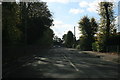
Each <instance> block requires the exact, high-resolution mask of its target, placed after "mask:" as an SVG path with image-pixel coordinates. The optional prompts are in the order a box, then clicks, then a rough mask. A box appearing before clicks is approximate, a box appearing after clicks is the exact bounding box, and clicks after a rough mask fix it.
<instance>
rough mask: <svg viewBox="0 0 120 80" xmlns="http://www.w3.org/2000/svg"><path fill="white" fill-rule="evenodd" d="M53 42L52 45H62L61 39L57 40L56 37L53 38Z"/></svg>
mask: <svg viewBox="0 0 120 80" xmlns="http://www.w3.org/2000/svg"><path fill="white" fill-rule="evenodd" d="M53 42H54V45H61V44H62V40H61V38H58V36H54V37H53Z"/></svg>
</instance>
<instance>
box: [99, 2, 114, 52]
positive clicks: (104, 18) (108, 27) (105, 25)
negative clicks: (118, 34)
mask: <svg viewBox="0 0 120 80" xmlns="http://www.w3.org/2000/svg"><path fill="white" fill-rule="evenodd" d="M99 15H100V17H101V18H100V21H101V22H100V27H99V35H98V38H99V39H98V41H99V43H101V44H102V45H100V46H101V48H103V49H102V50H103V51H106V49H107V46H108V40H109V36H110V35H111V34H113V32H114V30H115V27H114V26H115V23H114V22H115V16H114V11H113V3H112V2H100V3H99Z"/></svg>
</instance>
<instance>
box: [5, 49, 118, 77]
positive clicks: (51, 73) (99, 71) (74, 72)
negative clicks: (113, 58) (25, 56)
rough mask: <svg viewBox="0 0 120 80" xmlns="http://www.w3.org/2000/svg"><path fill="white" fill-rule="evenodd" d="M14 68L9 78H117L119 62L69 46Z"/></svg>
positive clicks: (37, 56) (47, 52)
mask: <svg viewBox="0 0 120 80" xmlns="http://www.w3.org/2000/svg"><path fill="white" fill-rule="evenodd" d="M39 53H41V52H38V53H37V54H36V55H35V56H34V57H33V58H32V59H31V60H29V61H27V62H25V64H23V65H21V66H20V67H19V68H16V69H15V70H12V71H10V72H9V74H7V75H6V76H5V77H8V78H117V77H118V64H117V63H112V62H110V61H104V60H102V59H101V58H98V57H96V56H95V55H91V54H85V53H82V52H81V51H77V50H75V49H68V48H52V49H50V50H49V51H46V52H45V53H43V54H42V55H41V54H39Z"/></svg>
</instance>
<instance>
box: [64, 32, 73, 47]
mask: <svg viewBox="0 0 120 80" xmlns="http://www.w3.org/2000/svg"><path fill="white" fill-rule="evenodd" d="M73 37H74V36H73V33H72V32H71V31H68V33H67V36H66V39H65V44H66V46H67V47H69V48H71V47H72V45H73V43H74V38H73Z"/></svg>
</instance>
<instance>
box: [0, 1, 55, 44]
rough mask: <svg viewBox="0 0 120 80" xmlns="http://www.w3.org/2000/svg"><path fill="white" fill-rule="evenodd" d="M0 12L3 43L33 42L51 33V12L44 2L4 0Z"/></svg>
mask: <svg viewBox="0 0 120 80" xmlns="http://www.w3.org/2000/svg"><path fill="white" fill-rule="evenodd" d="M2 14H3V15H2V20H3V28H2V31H3V43H4V44H11V45H13V44H14V43H15V44H18V43H19V44H21V43H24V44H34V43H35V42H36V41H37V40H39V39H42V38H44V37H48V36H47V35H46V34H48V33H50V35H52V32H53V31H50V30H51V29H50V26H51V25H52V22H53V19H52V14H51V12H50V11H49V9H48V6H47V5H46V3H45V2H19V3H16V2H4V3H2ZM50 37H51V36H50ZM50 39H51V38H50ZM50 42H51V41H50ZM48 43H49V42H48Z"/></svg>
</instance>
